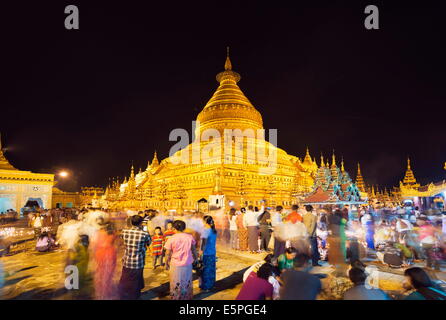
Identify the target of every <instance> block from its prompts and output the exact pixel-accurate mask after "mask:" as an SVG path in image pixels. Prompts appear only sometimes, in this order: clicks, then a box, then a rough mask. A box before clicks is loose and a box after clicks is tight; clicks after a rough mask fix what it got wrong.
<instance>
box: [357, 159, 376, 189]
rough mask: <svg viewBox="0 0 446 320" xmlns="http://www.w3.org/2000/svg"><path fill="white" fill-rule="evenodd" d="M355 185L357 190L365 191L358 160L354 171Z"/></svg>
mask: <svg viewBox="0 0 446 320" xmlns="http://www.w3.org/2000/svg"><path fill="white" fill-rule="evenodd" d="M356 186H357V187H358V189H359V190H361V192H365V184H364V179H363V177H362V174H361V166H360V164H359V162H358V172H357V173H356ZM372 188H373V186H372ZM372 190H373V189H372ZM373 193H374V191H373Z"/></svg>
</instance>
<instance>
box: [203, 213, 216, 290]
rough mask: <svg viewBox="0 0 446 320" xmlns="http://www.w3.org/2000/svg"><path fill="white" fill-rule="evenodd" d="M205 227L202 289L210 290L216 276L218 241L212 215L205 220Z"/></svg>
mask: <svg viewBox="0 0 446 320" xmlns="http://www.w3.org/2000/svg"><path fill="white" fill-rule="evenodd" d="M204 222H205V228H204V231H203V234H202V235H201V238H202V248H201V259H202V261H203V271H202V273H201V276H200V289H201V290H202V291H205V292H206V291H210V290H211V289H212V288H213V287H214V284H215V278H216V273H217V271H216V255H217V249H216V242H217V230H216V228H215V223H214V220H213V218H212V217H211V216H207V217H206V219H205V220H204Z"/></svg>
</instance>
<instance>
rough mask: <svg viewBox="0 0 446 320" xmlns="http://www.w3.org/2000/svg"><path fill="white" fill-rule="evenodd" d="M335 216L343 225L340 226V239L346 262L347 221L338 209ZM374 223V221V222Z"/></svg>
mask: <svg viewBox="0 0 446 320" xmlns="http://www.w3.org/2000/svg"><path fill="white" fill-rule="evenodd" d="M335 214H336V215H338V216H340V217H341V224H340V226H339V238H340V240H341V253H342V256H343V258H344V261H345V260H346V259H347V246H346V243H347V235H346V234H345V227H346V225H347V219H345V218H344V216H343V214H342V211H341V210H339V209H337V210H336V211H335ZM372 221H373V220H372Z"/></svg>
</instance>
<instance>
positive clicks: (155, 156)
mask: <svg viewBox="0 0 446 320" xmlns="http://www.w3.org/2000/svg"><path fill="white" fill-rule="evenodd" d="M158 165H159V162H158V157H157V154H156V150H155V153H154V154H153V160H152V167H156V166H158Z"/></svg>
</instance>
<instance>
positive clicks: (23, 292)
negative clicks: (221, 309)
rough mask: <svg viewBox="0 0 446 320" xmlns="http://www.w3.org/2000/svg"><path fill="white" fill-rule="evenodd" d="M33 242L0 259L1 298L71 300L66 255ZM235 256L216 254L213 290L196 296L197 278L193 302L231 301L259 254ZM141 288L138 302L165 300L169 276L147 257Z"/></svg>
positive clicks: (117, 275) (118, 274)
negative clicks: (1, 275) (42, 249)
mask: <svg viewBox="0 0 446 320" xmlns="http://www.w3.org/2000/svg"><path fill="white" fill-rule="evenodd" d="M34 246H35V241H28V242H26V243H24V244H22V245H20V246H17V247H15V248H14V249H13V250H11V253H10V254H9V255H7V256H5V257H2V258H0V263H1V264H2V269H3V271H4V278H5V283H4V287H3V289H2V292H1V299H71V295H70V294H69V293H68V292H67V290H65V288H64V279H65V274H64V273H63V270H64V267H65V256H66V252H65V251H63V250H61V249H58V250H56V251H54V252H50V253H38V252H36V251H35V250H34ZM252 256H253V257H250V256H249V255H245V256H239V255H234V254H233V253H231V252H225V251H220V250H219V253H218V255H217V258H218V260H217V282H216V286H215V288H214V290H213V291H211V292H209V293H200V290H199V288H198V279H195V281H194V293H195V297H194V299H211V300H212V299H219V300H220V299H231V300H233V299H234V298H235V297H236V295H237V293H238V291H239V287H240V284H241V281H242V276H243V273H244V271H245V270H246V269H247V268H248V267H249V266H251V265H252V264H253V263H255V262H257V261H258V260H260V259H261V258H262V257H263V255H252ZM120 275H121V260H120V259H119V260H118V267H117V269H116V272H115V275H114V282H115V283H117V282H118V281H119V277H120ZM144 280H145V288H144V289H143V292H142V299H144V300H150V299H155V300H158V299H169V298H168V293H169V274H168V272H167V271H165V270H164V269H163V268H160V267H158V268H157V269H155V270H153V268H152V258H151V257H148V259H147V263H146V267H145V270H144Z"/></svg>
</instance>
